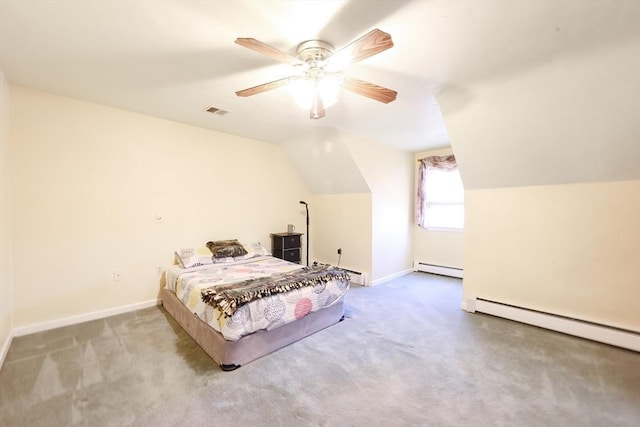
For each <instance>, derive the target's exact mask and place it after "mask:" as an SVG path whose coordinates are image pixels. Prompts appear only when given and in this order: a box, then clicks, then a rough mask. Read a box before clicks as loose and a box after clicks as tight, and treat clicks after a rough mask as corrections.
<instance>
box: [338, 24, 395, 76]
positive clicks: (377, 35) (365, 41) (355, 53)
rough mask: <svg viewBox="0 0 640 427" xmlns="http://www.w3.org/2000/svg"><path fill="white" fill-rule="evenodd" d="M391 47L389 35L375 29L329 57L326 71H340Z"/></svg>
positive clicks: (391, 42) (391, 41)
mask: <svg viewBox="0 0 640 427" xmlns="http://www.w3.org/2000/svg"><path fill="white" fill-rule="evenodd" d="M392 47H393V40H391V35H390V34H389V33H385V32H384V31H381V30H379V29H377V28H376V29H374V30H371V31H369V32H368V33H367V34H365V35H364V36H362V37H360V38H359V39H357V40H354V41H353V42H351V43H349V44H348V45H346V46H345V47H343V48H342V49H340V50H339V51H338V52H336V53H335V54H333V55H331V57H330V58H329V59H328V65H327V69H331V70H332V71H338V70H341V69H343V68H344V67H346V66H347V65H349V64H353V63H354V62H358V61H362V60H363V59H366V58H368V57H370V56H373V55H375V54H378V53H380V52H383V51H385V50H387V49H389V48H392Z"/></svg>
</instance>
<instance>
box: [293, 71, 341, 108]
mask: <svg viewBox="0 0 640 427" xmlns="http://www.w3.org/2000/svg"><path fill="white" fill-rule="evenodd" d="M341 84H342V79H341V78H340V76H333V75H327V76H323V77H320V78H318V79H313V78H307V77H298V78H294V79H291V81H290V82H289V90H290V92H291V95H292V96H293V99H294V100H295V102H296V104H297V105H298V106H299V107H300V108H304V109H309V108H313V105H314V103H315V101H314V100H315V99H316V97H320V99H321V100H322V104H323V105H324V107H325V108H326V107H330V106H332V105H333V104H335V103H336V102H337V101H338V95H339V94H340V85H341Z"/></svg>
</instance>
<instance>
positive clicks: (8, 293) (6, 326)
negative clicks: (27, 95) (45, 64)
mask: <svg viewBox="0 0 640 427" xmlns="http://www.w3.org/2000/svg"><path fill="white" fill-rule="evenodd" d="M8 156H9V85H8V83H7V81H6V80H5V77H4V74H3V72H2V70H0V350H1V349H2V347H3V345H4V344H5V342H7V338H8V337H9V335H10V333H11V316H12V313H13V276H12V267H11V220H10V209H9V187H10V186H9V161H8ZM1 357H2V355H1V354H0V358H1Z"/></svg>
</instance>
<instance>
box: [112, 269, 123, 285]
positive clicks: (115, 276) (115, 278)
mask: <svg viewBox="0 0 640 427" xmlns="http://www.w3.org/2000/svg"><path fill="white" fill-rule="evenodd" d="M120 280H122V276H121V275H120V272H119V271H114V272H113V281H114V282H119V281H120Z"/></svg>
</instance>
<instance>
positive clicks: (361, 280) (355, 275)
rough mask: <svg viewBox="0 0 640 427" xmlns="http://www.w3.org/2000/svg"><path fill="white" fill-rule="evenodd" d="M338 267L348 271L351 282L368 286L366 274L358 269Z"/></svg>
mask: <svg viewBox="0 0 640 427" xmlns="http://www.w3.org/2000/svg"><path fill="white" fill-rule="evenodd" d="M340 269H341V270H344V271H346V272H347V273H349V276H350V277H351V281H350V282H351V283H355V284H356V285H362V286H369V281H368V280H367V275H366V274H364V273H361V272H359V271H354V270H349V269H348V268H342V267H340Z"/></svg>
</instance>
